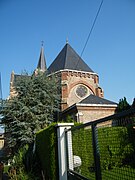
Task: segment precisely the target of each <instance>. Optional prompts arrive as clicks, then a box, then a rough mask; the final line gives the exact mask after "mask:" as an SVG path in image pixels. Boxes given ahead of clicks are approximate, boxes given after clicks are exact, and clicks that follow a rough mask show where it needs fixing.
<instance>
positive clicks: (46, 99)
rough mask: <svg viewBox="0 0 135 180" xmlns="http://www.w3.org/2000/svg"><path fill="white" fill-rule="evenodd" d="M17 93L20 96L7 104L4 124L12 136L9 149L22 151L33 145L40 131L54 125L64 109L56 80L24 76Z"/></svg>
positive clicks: (53, 78) (17, 85)
mask: <svg viewBox="0 0 135 180" xmlns="http://www.w3.org/2000/svg"><path fill="white" fill-rule="evenodd" d="M23 77H24V76H23ZM15 90H16V94H17V96H15V97H14V98H12V99H9V100H7V101H6V102H5V108H4V109H3V110H2V115H3V118H2V124H4V125H5V131H6V133H7V134H8V135H9V137H8V144H9V146H10V147H11V148H12V149H13V150H18V148H20V147H21V146H23V145H25V144H30V143H32V142H33V140H34V135H35V133H36V131H38V130H40V129H42V128H44V127H46V126H47V125H48V124H49V123H51V122H52V121H54V118H53V117H54V114H56V113H58V112H59V106H60V93H59V92H60V83H59V80H58V78H56V77H55V76H50V77H49V76H47V75H46V74H45V73H38V75H37V76H34V75H32V76H25V78H22V77H21V76H20V79H19V80H18V82H17V83H16V84H15Z"/></svg>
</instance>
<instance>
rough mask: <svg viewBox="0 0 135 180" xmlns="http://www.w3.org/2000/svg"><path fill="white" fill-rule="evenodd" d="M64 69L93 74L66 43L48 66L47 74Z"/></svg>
mask: <svg viewBox="0 0 135 180" xmlns="http://www.w3.org/2000/svg"><path fill="white" fill-rule="evenodd" d="M64 69H70V70H78V71H86V72H93V70H92V69H91V68H90V67H89V66H88V65H87V64H86V63H85V62H84V61H83V60H82V58H81V57H80V56H79V55H78V54H77V53H76V52H75V50H74V49H73V48H72V47H71V46H70V45H69V44H68V43H67V44H66V45H65V46H64V48H63V49H62V50H61V52H60V53H59V54H58V56H57V57H56V59H55V60H54V61H53V62H52V64H51V65H50V66H49V68H48V73H52V72H56V71H59V70H64Z"/></svg>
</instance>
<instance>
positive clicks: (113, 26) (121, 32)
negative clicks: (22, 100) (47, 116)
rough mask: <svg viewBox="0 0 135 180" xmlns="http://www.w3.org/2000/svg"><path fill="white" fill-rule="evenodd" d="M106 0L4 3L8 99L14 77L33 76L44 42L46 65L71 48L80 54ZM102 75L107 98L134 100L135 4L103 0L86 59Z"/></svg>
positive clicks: (2, 46) (2, 45) (0, 4)
mask: <svg viewBox="0 0 135 180" xmlns="http://www.w3.org/2000/svg"><path fill="white" fill-rule="evenodd" d="M100 3H101V0H67V1H65V0H48V1H47V0H23V1H22V0H0V72H1V81H2V93H3V98H4V99H6V98H7V97H8V96H9V85H10V75H11V72H12V71H14V72H15V73H16V74H21V73H22V72H23V71H24V70H26V71H27V72H29V73H31V72H32V71H33V70H34V69H35V68H36V67H37V63H38V59H39V54H40V49H41V41H44V50H45V58H46V63H47V66H49V65H50V64H51V63H52V62H53V60H54V59H55V58H56V56H57V55H58V53H59V52H60V51H61V49H62V48H63V47H64V45H65V44H66V39H67V38H68V42H69V44H70V45H71V46H72V47H73V49H74V50H75V51H76V52H77V53H78V54H79V55H80V54H81V52H82V49H83V47H84V44H85V42H86V39H87V36H88V34H89V32H90V28H91V26H92V23H93V21H94V18H95V16H96V13H97V10H98V8H99V5H100ZM82 58H83V60H84V61H85V62H86V63H87V64H88V65H89V67H90V68H91V69H92V70H93V71H94V72H96V73H97V74H98V75H99V85H100V86H101V87H102V88H103V90H104V98H106V99H108V100H111V101H114V102H119V100H120V99H121V98H123V97H124V96H125V97H126V98H127V101H128V102H129V103H130V104H131V103H132V101H133V98H134V97H135V80H134V78H135V0H104V2H103V5H102V8H101V11H100V13H99V16H98V18H97V21H96V24H95V26H94V29H93V31H92V34H91V36H90V39H89V41H88V44H87V46H86V48H85V51H84V53H83V56H82Z"/></svg>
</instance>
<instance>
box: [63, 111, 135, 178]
mask: <svg viewBox="0 0 135 180" xmlns="http://www.w3.org/2000/svg"><path fill="white" fill-rule="evenodd" d="M134 125H135V109H130V110H128V111H126V112H122V113H119V114H115V115H112V116H109V117H106V118H102V119H100V120H96V121H93V122H89V123H86V124H81V125H79V126H76V127H72V128H70V127H68V129H65V128H64V129H65V130H64V133H65V134H63V135H66V137H67V139H66V145H65V144H64V146H66V147H64V148H66V150H67V151H66V152H67V154H66V155H65V156H64V157H66V161H65V162H64V164H65V168H64V170H65V172H66V176H67V177H68V179H69V180H72V179H82V180H83V179H84V180H88V179H89V180H95V179H96V180H101V179H103V180H109V179H114V180H120V179H121V180H133V179H135V126H134ZM63 142H64V141H63ZM64 143H65V142H64ZM64 157H63V158H64Z"/></svg>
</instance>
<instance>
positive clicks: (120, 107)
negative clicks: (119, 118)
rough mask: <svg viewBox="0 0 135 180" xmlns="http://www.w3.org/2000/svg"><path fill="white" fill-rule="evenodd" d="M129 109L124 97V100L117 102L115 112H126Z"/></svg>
mask: <svg viewBox="0 0 135 180" xmlns="http://www.w3.org/2000/svg"><path fill="white" fill-rule="evenodd" d="M130 107H131V106H130V105H129V103H128V102H127V99H126V97H124V98H122V99H120V100H119V104H118V107H117V112H122V111H125V110H128V109H130Z"/></svg>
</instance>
